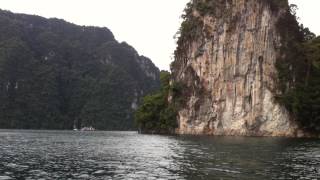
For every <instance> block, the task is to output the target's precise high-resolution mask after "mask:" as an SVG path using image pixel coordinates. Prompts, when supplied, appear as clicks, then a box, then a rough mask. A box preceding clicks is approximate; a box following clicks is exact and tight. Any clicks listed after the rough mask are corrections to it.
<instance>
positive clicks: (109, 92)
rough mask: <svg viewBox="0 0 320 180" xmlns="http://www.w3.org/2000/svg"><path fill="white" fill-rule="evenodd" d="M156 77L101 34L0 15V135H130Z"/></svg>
mask: <svg viewBox="0 0 320 180" xmlns="http://www.w3.org/2000/svg"><path fill="white" fill-rule="evenodd" d="M159 83H160V82H159V70H158V68H157V67H156V66H155V65H154V64H153V63H152V62H151V60H150V59H148V58H146V57H144V56H140V55H139V54H138V53H137V52H136V51H135V49H134V48H133V47H131V46H130V45H128V44H127V43H125V42H123V43H119V42H117V41H116V40H115V38H114V36H113V34H112V32H111V31H110V30H109V29H107V28H100V27H88V26H78V25H75V24H72V23H68V22H66V21H64V20H60V19H55V18H53V19H46V18H42V17H39V16H31V15H25V14H14V13H11V12H9V11H3V10H0V102H1V103H0V128H21V129H22V128H23V129H72V128H73V126H74V125H75V126H76V127H77V128H81V127H84V126H93V127H95V128H97V129H108V130H128V129H133V128H134V126H133V115H132V114H133V111H134V109H135V108H136V106H137V104H139V102H140V97H142V96H143V95H145V94H147V93H150V92H152V91H154V90H156V89H158V87H159Z"/></svg>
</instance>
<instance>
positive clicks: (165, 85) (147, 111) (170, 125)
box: [135, 71, 177, 133]
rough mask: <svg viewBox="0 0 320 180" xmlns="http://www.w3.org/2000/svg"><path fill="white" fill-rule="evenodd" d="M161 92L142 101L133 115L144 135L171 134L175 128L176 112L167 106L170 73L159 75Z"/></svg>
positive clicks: (164, 72) (170, 105) (163, 72)
mask: <svg viewBox="0 0 320 180" xmlns="http://www.w3.org/2000/svg"><path fill="white" fill-rule="evenodd" d="M160 79H161V90H160V91H159V92H157V93H155V94H153V95H148V96H146V97H145V98H144V99H143V103H142V105H141V106H140V107H139V108H138V110H137V111H136V113H135V120H136V124H137V126H138V127H139V129H140V131H142V132H144V133H172V132H173V131H174V129H175V128H176V127H177V110H176V107H175V106H174V104H169V102H168V96H169V93H170V73H169V72H166V71H162V72H161V73H160Z"/></svg>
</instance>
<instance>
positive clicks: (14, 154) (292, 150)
mask: <svg viewBox="0 0 320 180" xmlns="http://www.w3.org/2000/svg"><path fill="white" fill-rule="evenodd" d="M319 177H320V141H319V140H305V139H303V140H302V139H285V138H237V137H188V136H180V137H174V136H157V135H154V136H151V135H139V134H137V133H136V132H69V131H9V130H0V180H7V179H195V180H198V179H245V180H247V179H317V178H319Z"/></svg>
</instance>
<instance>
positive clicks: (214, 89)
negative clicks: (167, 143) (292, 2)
mask: <svg viewBox="0 0 320 180" xmlns="http://www.w3.org/2000/svg"><path fill="white" fill-rule="evenodd" d="M288 8H289V6H288V2H287V1H286V0H280V1H271V0H270V1H266V0H215V1H213V0H211V1H210V0H193V1H192V2H191V3H189V4H188V7H187V9H186V14H185V22H183V23H182V27H181V32H180V33H181V36H180V38H179V40H178V47H177V50H176V52H175V61H174V62H173V63H172V67H171V68H172V73H173V78H172V84H180V85H181V86H183V90H182V95H181V96H182V97H183V98H184V99H185V100H184V101H183V103H181V106H180V108H179V109H178V124H179V127H178V129H177V133H178V134H210V135H244V136H247V135H248V136H299V135H302V131H300V130H299V128H298V125H297V123H296V122H295V120H294V118H293V117H292V116H290V113H289V112H288V111H287V110H286V108H285V107H284V106H283V105H281V104H280V103H278V102H277V101H276V98H275V95H276V94H277V93H278V92H279V89H278V86H277V82H278V79H279V78H278V72H277V68H276V61H277V59H279V57H280V56H282V54H281V53H280V49H281V47H282V38H283V37H282V36H281V33H280V32H279V30H278V28H277V26H278V23H279V19H280V18H282V17H284V16H285V15H286V14H287V13H289V12H288V11H289V10H288Z"/></svg>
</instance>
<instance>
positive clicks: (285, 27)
mask: <svg viewBox="0 0 320 180" xmlns="http://www.w3.org/2000/svg"><path fill="white" fill-rule="evenodd" d="M290 8H291V9H289V8H288V12H287V13H286V15H285V16H283V17H282V18H280V19H279V21H278V25H277V27H278V31H279V32H280V35H281V37H282V41H281V44H282V46H281V49H280V54H281V55H280V56H279V58H278V59H277V62H276V68H277V70H278V77H279V83H278V89H280V90H281V94H279V95H278V97H277V99H278V100H279V102H281V103H282V104H284V105H285V107H286V108H287V109H288V110H289V112H290V113H291V114H292V115H294V117H295V118H296V119H297V121H298V123H299V124H300V126H301V127H302V128H304V129H305V130H306V131H309V132H314V133H320V106H319V104H320V98H319V97H320V69H319V66H318V65H319V62H320V38H319V37H318V38H315V35H314V34H313V33H312V32H310V30H309V29H308V28H305V27H304V26H303V25H300V26H299V25H298V23H297V20H296V13H295V11H296V9H297V8H296V6H291V7H290Z"/></svg>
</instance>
